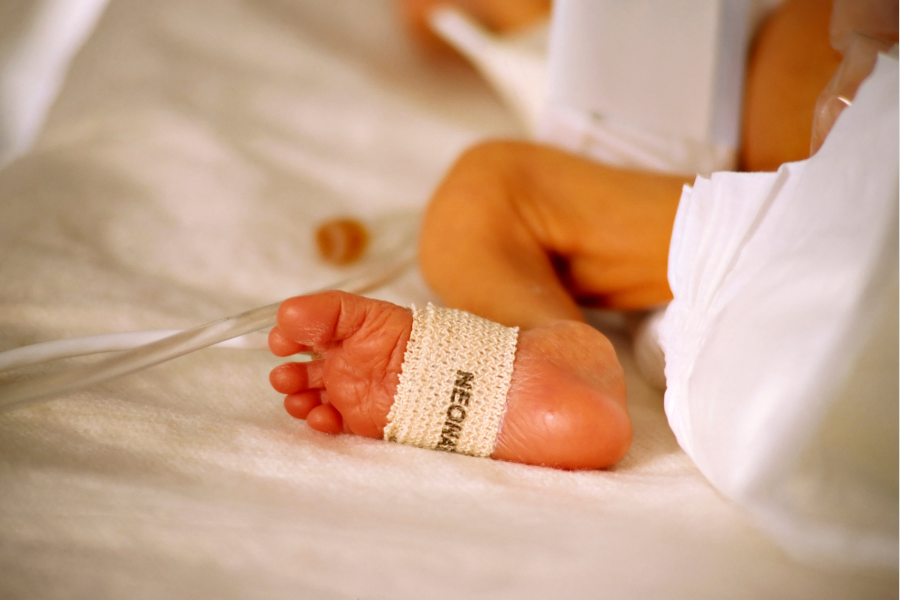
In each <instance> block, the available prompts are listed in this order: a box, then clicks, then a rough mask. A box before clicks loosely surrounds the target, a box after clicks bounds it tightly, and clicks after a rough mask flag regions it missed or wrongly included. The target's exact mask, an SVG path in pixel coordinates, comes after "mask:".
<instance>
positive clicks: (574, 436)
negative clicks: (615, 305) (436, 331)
mask: <svg viewBox="0 0 900 600" xmlns="http://www.w3.org/2000/svg"><path fill="white" fill-rule="evenodd" d="M411 328H412V314H411V312H410V311H409V310H407V309H405V308H402V307H399V306H396V305H393V304H390V303H387V302H381V301H377V300H371V299H368V298H363V297H360V296H353V295H351V294H346V293H343V292H325V293H322V294H315V295H312V296H301V297H297V298H291V299H289V300H287V301H285V302H284V304H283V305H282V307H281V309H280V310H279V313H278V325H277V327H275V329H273V330H272V333H271V334H270V336H269V347H270V348H271V349H272V351H273V352H274V353H275V354H276V355H279V356H288V355H290V354H294V353H296V352H300V351H304V350H312V351H315V352H317V353H319V354H321V355H323V358H320V359H317V360H314V361H312V362H309V363H286V364H284V365H281V366H279V367H276V368H275V369H274V370H273V371H272V374H271V377H270V379H271V382H272V385H273V387H274V388H275V389H276V390H277V391H279V392H281V393H284V394H288V396H287V399H286V407H287V408H288V410H289V412H293V414H295V416H298V417H301V418H303V417H304V416H305V418H306V419H307V422H308V423H309V425H310V426H311V427H312V428H313V429H316V430H318V431H323V432H327V433H338V432H349V433H355V434H357V435H363V436H366V437H381V436H382V435H383V432H384V428H385V426H386V424H387V415H388V412H389V411H390V408H391V405H392V403H393V399H394V395H395V394H396V391H397V385H398V383H399V376H400V370H401V366H402V364H403V356H404V352H405V350H406V344H407V341H408V340H409V335H410V330H411ZM304 413H305V414H304ZM630 442H631V423H630V420H629V418H628V412H627V409H626V406H625V383H624V377H623V373H622V370H621V367H620V366H619V363H618V361H617V360H616V356H615V351H614V350H613V348H612V345H611V344H610V343H609V341H608V340H607V339H606V338H605V337H604V336H603V335H602V334H600V333H599V332H598V331H596V330H594V329H593V328H591V327H589V326H587V325H585V324H583V323H580V322H577V321H569V320H559V321H554V322H552V323H548V324H546V325H544V326H540V327H536V328H534V329H530V330H527V331H523V332H521V333H520V335H519V343H518V350H517V353H516V359H515V363H514V365H513V376H512V382H511V385H510V389H509V393H508V395H507V409H506V414H505V416H504V419H503V422H502V424H501V428H500V432H499V435H498V438H497V444H496V446H495V449H494V452H493V454H492V457H493V458H498V459H501V460H511V461H516V462H523V463H526V464H537V465H547V466H552V467H558V468H566V469H586V468H600V467H605V466H609V465H611V464H613V463H615V462H616V461H618V460H619V459H621V458H622V457H623V456H624V454H625V452H626V451H627V449H628V446H629V444H630Z"/></svg>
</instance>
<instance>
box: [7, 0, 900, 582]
mask: <svg viewBox="0 0 900 600" xmlns="http://www.w3.org/2000/svg"><path fill="white" fill-rule="evenodd" d="M405 40H406V38H405V36H404V34H403V32H402V31H401V30H400V26H399V23H398V19H397V17H396V15H395V14H394V12H393V8H392V3H390V2H388V1H387V0H379V1H375V0H328V1H324V0H323V1H321V2H313V1H306V2H301V1H299V0H255V1H253V2H248V1H241V0H112V1H111V3H110V5H109V7H108V8H107V11H106V13H105V14H104V16H103V17H102V19H101V21H100V23H99V24H98V26H97V28H96V30H95V32H94V34H93V36H92V37H91V39H89V40H88V42H87V43H86V45H85V46H84V48H83V49H82V51H81V52H80V54H79V55H78V56H77V57H76V58H75V60H74V62H73V63H72V67H71V69H70V72H69V77H68V79H67V81H66V82H65V84H64V85H63V88H62V91H61V94H60V96H59V98H58V99H57V101H56V103H55V104H54V106H53V108H52V110H51V112H50V115H49V118H48V121H47V123H46V125H45V128H44V129H43V131H42V132H41V134H40V135H39V137H38V139H37V140H36V143H35V145H34V147H33V148H32V149H31V150H30V151H29V152H28V153H26V154H25V155H23V156H22V157H20V158H19V159H17V160H15V161H14V162H12V163H11V164H10V165H9V166H8V167H7V168H6V169H4V170H3V171H2V172H0V349H7V348H13V347H18V346H21V345H23V344H27V343H32V342H39V341H46V340H53V339H58V338H61V337H65V336H75V335H87V334H93V333H103V332H111V331H127V330H136V329H156V328H179V327H187V326H191V325H195V324H198V323H203V322H206V321H209V320H212V319H214V318H217V317H221V316H224V315H228V314H232V313H236V312H238V311H240V310H244V309H247V308H252V307H254V306H260V305H263V304H267V303H269V302H273V301H276V300H278V299H280V298H283V297H286V296H289V295H292V294H296V293H299V292H302V291H305V290H309V289H311V288H315V287H318V286H321V285H325V284H327V283H329V282H331V281H334V280H336V279H340V278H343V277H344V276H345V274H346V273H345V272H344V271H342V270H336V269H332V268H329V267H327V266H326V265H324V264H322V263H321V262H319V261H318V259H317V258H316V256H315V253H314V250H313V247H312V243H311V236H310V233H311V231H312V228H313V226H314V224H315V223H317V222H318V221H319V220H320V219H323V218H326V217H330V216H333V215H335V214H342V213H348V212H349V213H354V214H360V215H362V216H365V217H371V218H373V219H382V218H384V219H387V220H388V221H391V215H392V214H393V213H394V212H396V211H407V210H416V209H418V208H419V207H421V206H422V205H423V204H424V203H425V201H426V199H427V197H428V195H429V193H430V192H431V190H432V188H433V186H434V185H435V184H436V182H437V181H438V180H439V178H440V177H441V175H442V173H443V172H444V171H445V170H446V169H447V168H448V166H449V164H450V162H451V161H452V160H453V159H454V157H455V156H456V155H457V154H458V153H459V152H460V151H461V150H462V149H463V148H465V147H466V146H467V145H468V144H471V143H474V142H475V141H477V140H478V139H481V138H484V137H497V136H509V135H515V134H517V133H518V131H519V130H518V129H516V127H515V124H514V121H513V120H512V117H510V116H509V115H508V114H507V113H506V112H505V111H504V110H503V109H502V107H501V106H500V104H499V103H498V102H497V101H496V100H495V99H494V98H493V96H492V95H491V93H490V91H489V90H487V89H486V88H485V87H483V86H482V84H481V83H480V82H479V81H478V79H477V77H476V76H475V75H474V74H472V73H469V72H458V71H449V72H448V71H439V70H435V69H434V67H433V65H428V64H424V63H422V62H420V61H419V60H418V59H417V58H416V55H415V54H414V53H413V52H412V49H411V48H409V47H408V45H407V43H406V41H405ZM380 296H381V297H383V298H387V299H391V300H394V301H397V302H401V303H409V302H416V303H420V304H424V303H425V302H427V301H428V300H429V299H432V298H431V297H430V294H429V293H428V292H427V290H425V289H424V286H423V285H422V284H421V281H420V280H419V278H418V276H417V275H416V274H411V275H410V276H409V277H407V278H405V279H403V280H402V281H400V282H397V283H396V284H394V285H392V286H390V287H389V288H388V289H386V290H383V291H382V292H380ZM609 331H610V336H611V337H612V339H613V341H614V342H615V343H616V344H617V347H618V349H619V355H620V358H621V360H622V362H623V365H624V367H625V370H626V376H627V384H628V394H629V410H630V412H631V416H632V418H633V421H634V428H635V441H634V445H633V447H632V449H631V451H630V453H629V455H628V456H627V457H626V458H625V460H624V461H622V462H621V463H620V464H619V465H617V466H616V467H615V468H613V469H609V470H605V471H596V472H582V473H569V472H563V471H555V470H550V469H542V468H535V467H525V466H521V465H514V464H509V463H502V462H496V461H490V460H485V459H474V458H468V457H463V456H454V455H448V454H447V453H440V452H431V451H426V450H419V449H416V448H408V447H403V446H401V445H398V444H387V443H384V442H381V441H379V440H367V439H360V438H356V437H353V436H341V437H330V436H325V435H321V434H317V433H315V432H312V431H310V430H309V429H308V428H307V427H306V425H305V424H303V423H301V422H298V421H296V420H294V419H292V418H291V417H289V416H288V415H287V414H286V413H285V412H284V409H283V408H282V406H281V397H280V396H279V395H278V394H276V393H275V392H274V391H272V389H271V387H270V386H269V384H268V378H267V374H268V371H269V369H271V368H272V367H273V366H275V365H276V364H278V363H279V362H281V361H280V359H276V358H274V357H272V356H270V355H269V354H268V353H266V352H263V351H259V352H257V351H250V350H205V351H201V352H198V353H196V354H193V355H190V356H187V357H183V358H180V359H178V360H176V361H173V362H171V363H167V364H164V365H161V366H159V367H155V368H153V369H150V370H147V371H144V372H141V373H138V374H136V375H134V376H131V377H127V378H124V379H121V380H118V381H114V382H111V383H108V384H106V385H102V386H98V387H97V388H94V389H90V390H85V391H82V392H78V393H75V394H71V395H69V396H67V397H63V398H59V399H57V400H54V401H52V402H49V403H47V404H44V405H40V406H34V407H30V408H27V409H23V410H18V411H15V412H12V413H7V414H2V415H0V597H3V598H23V599H24V598H27V599H32V598H117V599H118V598H137V599H140V598H153V599H159V598H166V599H168V598H191V599H194V598H223V599H228V598H241V599H242V598H267V599H268V598H273V599H277V598H286V599H287V598H290V599H295V598H316V599H318V598H347V599H356V598H364V599H365V598H391V599H393V598H422V597H429V598H439V599H440V598H516V599H520V598H526V599H527V598H554V597H564V598H597V597H608V598H639V599H645V598H651V599H652V598H664V599H679V598H684V599H691V600H695V599H698V598H710V599H719V598H747V599H756V598H773V597H776V598H788V599H790V598H795V599H805V598H810V597H814V598H824V599H829V598H848V597H862V598H889V597H893V596H895V595H896V589H897V575H896V571H894V570H887V571H866V572H863V573H854V572H847V571H843V570H834V569H831V570H819V569H816V568H812V567H810V566H807V565H803V564H800V563H797V562H795V561H793V560H791V559H790V558H789V557H787V556H786V555H785V554H784V553H783V552H782V551H781V550H780V549H779V548H778V547H777V546H776V545H775V544H774V543H772V542H771V541H770V540H769V539H768V538H767V537H766V536H765V535H764V534H762V533H761V532H759V531H758V530H757V529H756V528H755V527H754V526H753V525H752V523H751V522H750V520H749V519H748V518H747V517H746V515H745V513H744V512H743V511H742V510H740V509H739V507H737V506H735V505H734V504H733V503H731V502H729V501H727V500H726V499H725V498H723V497H722V496H721V495H719V494H718V493H716V491H715V490H714V489H713V488H712V487H711V486H710V485H709V484H708V483H707V482H706V480H705V479H704V478H703V476H702V475H701V474H700V473H699V472H698V471H697V469H696V468H695V467H694V466H693V464H692V463H691V461H690V459H689V458H688V457H687V455H686V454H685V453H684V452H683V451H682V450H681V449H679V447H678V445H677V443H676V441H675V438H674V437H673V436H672V433H671V431H670V430H669V428H668V425H667V424H666V419H665V415H664V413H663V410H662V398H661V396H660V395H659V394H658V393H656V392H654V391H653V390H651V389H649V388H648V387H647V386H646V385H645V384H644V383H643V382H642V381H641V379H640V378H639V377H637V375H636V371H635V368H634V365H633V362H632V359H631V355H630V352H629V345H628V342H627V340H626V338H625V336H624V334H623V333H622V332H621V331H620V330H617V329H615V328H612V329H610V330H609ZM91 361H92V359H85V360H84V361H83V362H91ZM79 362H82V361H67V362H66V363H65V365H66V366H71V365H72V364H73V363H76V364H77V363H79ZM60 366H62V365H48V366H46V367H44V368H47V369H55V368H59V367H60ZM27 374H28V373H27V372H25V373H21V374H14V375H27ZM10 378H11V376H10V375H6V374H4V375H2V376H0V384H2V383H5V382H6V381H8V380H9V379H10Z"/></svg>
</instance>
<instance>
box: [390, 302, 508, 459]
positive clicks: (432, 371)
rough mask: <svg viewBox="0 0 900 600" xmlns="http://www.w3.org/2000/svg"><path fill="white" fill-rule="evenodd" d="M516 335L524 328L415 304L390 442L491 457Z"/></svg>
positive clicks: (503, 405)
mask: <svg viewBox="0 0 900 600" xmlns="http://www.w3.org/2000/svg"><path fill="white" fill-rule="evenodd" d="M518 334H519V328H518V327H515V328H512V329H511V328H509V327H504V326H503V325H500V324H499V323H494V322H493V321H488V320H487V319H482V318H481V317H476V316H475V315H472V314H469V313H467V312H463V311H461V310H451V309H446V308H436V307H434V306H433V305H432V304H430V303H429V304H428V306H427V307H425V308H424V309H417V308H416V307H415V306H413V326H412V333H411V334H410V337H409V342H408V343H407V345H406V354H404V355H403V367H402V371H401V373H400V385H399V386H398V387H397V395H396V397H395V398H394V405H393V406H392V407H391V412H390V413H389V414H388V425H387V427H385V429H384V439H385V440H388V441H391V442H400V443H401V444H409V445H412V446H418V447H420V448H433V449H435V450H446V451H449V452H459V453H461V454H469V455H472V456H490V455H491V452H493V451H494V444H495V443H496V442H497V433H498V432H499V430H500V421H501V420H502V419H503V413H504V411H505V410H506V394H507V392H508V391H509V383H510V380H511V379H512V371H513V361H514V360H515V357H516V341H517V340H518Z"/></svg>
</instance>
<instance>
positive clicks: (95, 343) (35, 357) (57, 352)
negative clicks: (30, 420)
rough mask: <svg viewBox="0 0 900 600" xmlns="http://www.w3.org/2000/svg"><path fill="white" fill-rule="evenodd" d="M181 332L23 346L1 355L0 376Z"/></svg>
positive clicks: (259, 344) (250, 340)
mask: <svg viewBox="0 0 900 600" xmlns="http://www.w3.org/2000/svg"><path fill="white" fill-rule="evenodd" d="M182 331H184V330H183V329H154V330H150V331H124V332H120V333H103V334H100V335H87V336H83V337H77V338H69V339H64V340H54V341H52V342H41V343H40V344H32V345H30V346H23V347H21V348H15V349H13V350H7V351H6V352H0V373H2V372H3V371H11V370H13V369H21V368H22V367H28V366H31V365H38V364H40V363H44V362H49V361H51V360H59V359H61V358H72V357H74V356H87V355H89V354H101V353H103V352H117V351H122V350H131V349H133V348H137V347H138V346H144V345H146V344H150V343H152V342H156V341H159V340H161V339H163V338H167V337H171V336H173V335H175V334H176V333H181V332H182ZM265 346H266V340H265V338H264V336H262V335H259V334H257V335H255V336H254V335H251V334H247V335H243V336H241V337H238V338H234V339H232V340H226V341H224V342H220V343H218V344H216V345H215V347H216V348H265Z"/></svg>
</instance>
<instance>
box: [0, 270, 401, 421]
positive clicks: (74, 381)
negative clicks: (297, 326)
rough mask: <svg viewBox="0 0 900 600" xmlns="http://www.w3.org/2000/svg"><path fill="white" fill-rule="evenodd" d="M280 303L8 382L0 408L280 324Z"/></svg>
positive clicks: (363, 288) (363, 279)
mask: <svg viewBox="0 0 900 600" xmlns="http://www.w3.org/2000/svg"><path fill="white" fill-rule="evenodd" d="M412 262H413V258H412V257H411V256H409V255H408V254H406V253H404V255H403V257H402V258H400V259H398V260H395V261H390V262H386V263H384V264H382V265H380V266H378V267H375V268H373V269H372V270H371V271H369V272H368V273H364V274H363V275H360V276H358V277H354V278H351V279H348V280H346V281H343V282H341V283H339V284H337V285H335V286H333V287H329V288H323V289H322V290H317V291H325V290H329V289H333V290H343V291H346V292H352V293H356V294H362V293H365V292H367V291H371V290H373V289H376V288H378V287H380V286H382V285H384V284H385V283H387V282H389V281H391V280H393V279H395V278H396V277H398V276H399V275H400V274H401V273H403V272H404V271H405V270H406V269H407V268H408V267H409V266H410V265H411V264H412ZM310 293H315V292H310ZM280 305H281V303H280V302H276V303H275V304H270V305H268V306H263V307H260V308H255V309H253V310H249V311H247V312H244V313H241V314H239V315H234V316H231V317H227V318H225V319H220V320H218V321H213V322H212V323H208V324H206V325H201V326H199V327H195V328H193V329H188V330H186V331H182V332H180V333H176V334H175V335H172V336H169V337H166V338H164V339H161V340H158V341H155V342H151V343H149V344H146V345H143V346H140V347H138V348H135V349H133V350H128V351H125V352H123V353H121V354H119V355H116V356H114V357H111V358H108V359H105V360H102V361H100V362H98V363H96V364H94V365H91V366H88V367H85V368H83V369H72V370H69V371H64V372H62V373H56V374H50V375H46V376H42V377H37V378H34V379H30V380H28V381H24V382H21V383H14V384H12V385H9V386H6V387H4V388H2V389H0V412H5V411H7V410H11V409H14V408H19V407H22V406H26V405H28V404H33V403H36V402H40V401H42V400H49V399H51V398H53V397H55V396H58V395H60V394H63V393H66V392H71V391H74V390H79V389H83V388H86V387H90V386H93V385H97V384H99V383H103V382H105V381H109V380H111V379H116V378H118V377H122V376H124V375H128V374H131V373H134V372H136V371H140V370H142V369H146V368H148V367H152V366H154V365H158V364H159V363H162V362H165V361H167V360H171V359H173V358H177V357H179V356H183V355H185V354H188V353H190V352H194V351H196V350H200V349H202V348H206V347H208V346H212V345H213V344H216V343H219V342H222V341H224V340H228V339H232V338H235V337H238V336H241V335H244V334H246V333H250V332H253V331H258V330H260V329H265V328H269V327H272V326H274V325H275V315H276V313H277V311H278V307H279V306H280Z"/></svg>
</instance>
